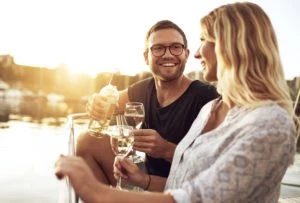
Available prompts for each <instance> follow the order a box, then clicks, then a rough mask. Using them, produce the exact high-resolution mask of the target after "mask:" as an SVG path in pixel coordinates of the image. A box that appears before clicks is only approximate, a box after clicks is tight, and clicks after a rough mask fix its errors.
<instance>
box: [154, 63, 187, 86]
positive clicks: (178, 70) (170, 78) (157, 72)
mask: <svg viewBox="0 0 300 203" xmlns="http://www.w3.org/2000/svg"><path fill="white" fill-rule="evenodd" d="M185 64H186V63H184V64H182V65H181V66H180V67H178V68H176V71H175V72H173V73H172V74H164V73H162V72H161V71H160V70H161V68H158V67H153V66H151V71H152V74H153V76H154V77H157V78H159V79H160V80H162V81H165V82H171V81H173V80H177V79H178V78H179V77H180V76H182V74H183V72H184V69H185Z"/></svg>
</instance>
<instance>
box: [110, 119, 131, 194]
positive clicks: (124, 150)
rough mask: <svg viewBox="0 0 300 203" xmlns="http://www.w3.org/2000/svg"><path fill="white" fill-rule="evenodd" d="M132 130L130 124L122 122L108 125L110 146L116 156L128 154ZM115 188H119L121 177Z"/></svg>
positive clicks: (122, 156)
mask: <svg viewBox="0 0 300 203" xmlns="http://www.w3.org/2000/svg"><path fill="white" fill-rule="evenodd" d="M118 116H122V115H118ZM132 130H133V127H132V126H128V125H122V124H121V125H114V126H109V128H108V129H107V134H109V135H110V144H111V148H112V151H113V152H114V154H115V155H116V156H118V157H121V158H124V157H126V156H128V155H129V153H130V151H131V150H132V145H133V141H134V136H133V132H132ZM116 188H118V189H121V178H119V179H118V181H117V185H116Z"/></svg>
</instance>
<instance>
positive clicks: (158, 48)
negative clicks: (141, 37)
mask: <svg viewBox="0 0 300 203" xmlns="http://www.w3.org/2000/svg"><path fill="white" fill-rule="evenodd" d="M153 49H154V50H156V51H159V50H162V49H164V48H163V47H153Z"/></svg>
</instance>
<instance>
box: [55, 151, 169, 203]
mask: <svg viewBox="0 0 300 203" xmlns="http://www.w3.org/2000/svg"><path fill="white" fill-rule="evenodd" d="M55 165H56V168H55V174H56V176H57V177H58V178H59V179H62V178H63V177H65V176H67V177H69V179H70V181H71V184H72V186H73V188H74V190H75V192H76V194H77V195H78V196H79V197H80V198H81V199H82V200H83V201H84V202H85V203H101V202H111V203H118V202H120V203H121V202H122V203H127V202H128V203H132V202H145V200H147V202H149V203H150V202H153V203H157V202H164V203H174V199H173V198H172V196H171V195H169V194H164V193H158V192H156V193H153V192H129V191H122V190H117V189H114V188H111V187H109V186H106V185H104V184H102V183H100V182H98V181H97V180H96V178H95V176H94V174H93V172H92V171H91V169H90V168H89V167H88V165H87V164H86V163H85V161H84V160H83V159H82V158H80V157H70V156H68V157H67V156H61V157H60V158H59V159H58V161H57V162H56V164H55ZM161 180H162V179H159V178H156V177H153V182H152V184H151V187H152V188H153V187H154V185H155V184H156V183H158V184H159V182H160V181H161Z"/></svg>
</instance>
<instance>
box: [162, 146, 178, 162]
mask: <svg viewBox="0 0 300 203" xmlns="http://www.w3.org/2000/svg"><path fill="white" fill-rule="evenodd" d="M176 146H177V145H176V144H174V143H171V142H168V145H167V148H166V151H165V154H164V156H163V159H165V160H166V161H169V162H172V160H173V156H174V152H175V149H176Z"/></svg>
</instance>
